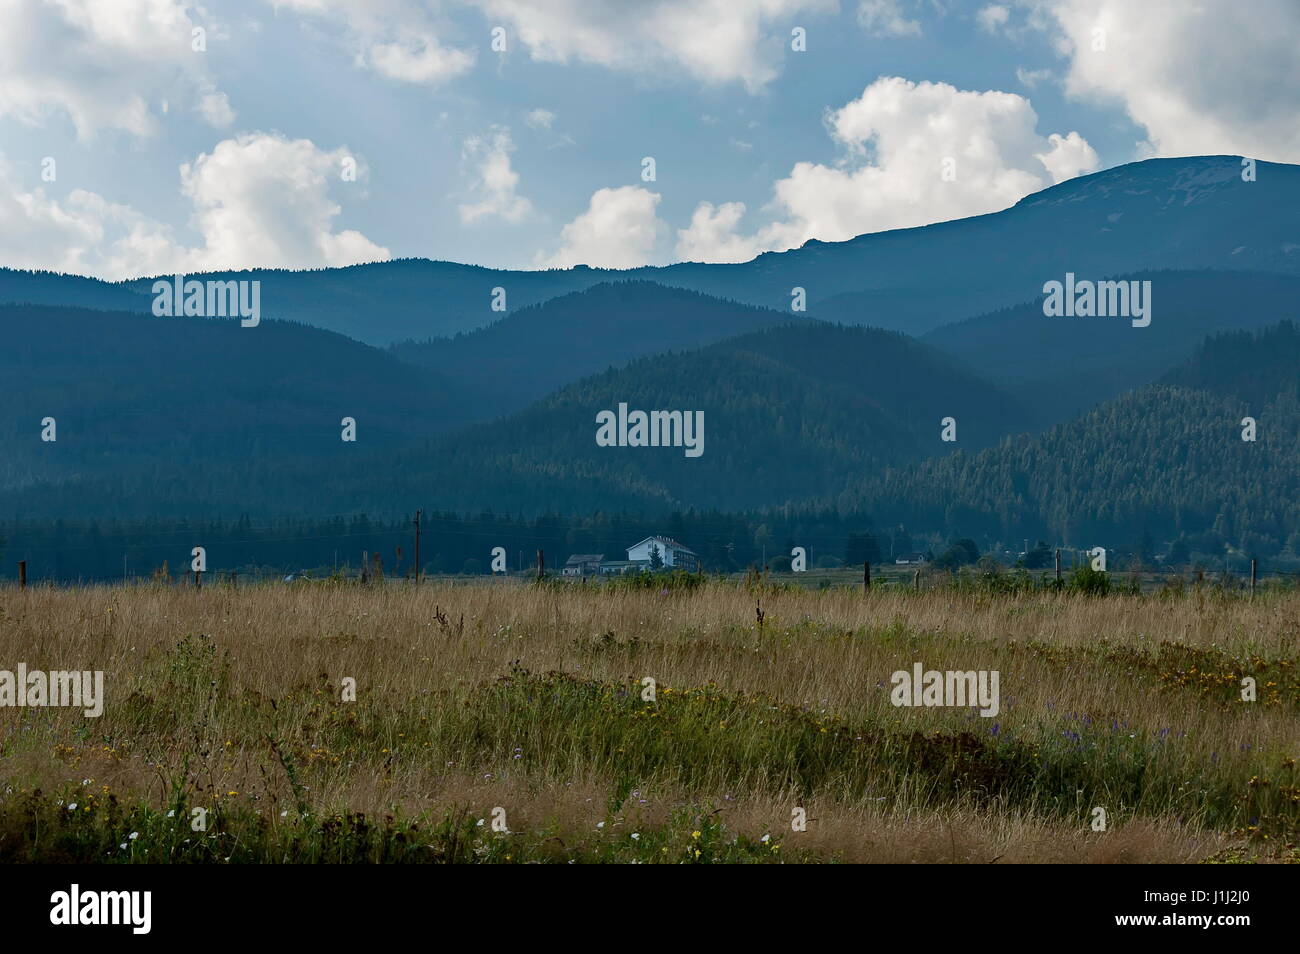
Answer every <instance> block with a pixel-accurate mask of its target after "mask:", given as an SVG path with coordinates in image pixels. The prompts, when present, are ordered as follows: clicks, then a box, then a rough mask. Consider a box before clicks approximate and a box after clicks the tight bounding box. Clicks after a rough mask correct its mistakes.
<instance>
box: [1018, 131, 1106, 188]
mask: <svg viewBox="0 0 1300 954" xmlns="http://www.w3.org/2000/svg"><path fill="white" fill-rule="evenodd" d="M1047 140H1048V142H1049V143H1050V146H1049V147H1048V149H1047V151H1046V152H1036V153H1034V158H1035V159H1037V160H1038V161H1039V162H1041V163H1042V164H1043V166H1044V167H1045V168H1046V169H1047V171H1048V172H1049V173H1051V175H1052V182H1053V183H1056V182H1064V181H1065V180H1066V179H1073V178H1074V177H1075V176H1077V175H1081V174H1082V173H1085V172H1091V171H1092V170H1094V169H1096V168H1097V164H1098V160H1097V152H1096V150H1095V149H1093V148H1092V146H1090V145H1088V141H1087V140H1086V139H1084V138H1083V137H1082V136H1080V135H1079V134H1078V133H1077V132H1072V133H1070V134H1069V135H1068V136H1062V135H1061V134H1060V133H1052V134H1051V135H1050V136H1048V137H1047Z"/></svg>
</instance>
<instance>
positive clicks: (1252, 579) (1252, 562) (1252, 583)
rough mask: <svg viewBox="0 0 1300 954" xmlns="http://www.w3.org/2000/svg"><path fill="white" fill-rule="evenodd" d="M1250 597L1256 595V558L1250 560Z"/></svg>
mask: <svg viewBox="0 0 1300 954" xmlns="http://www.w3.org/2000/svg"><path fill="white" fill-rule="evenodd" d="M1250 595H1251V596H1254V595H1255V558H1254V557H1251V558H1250Z"/></svg>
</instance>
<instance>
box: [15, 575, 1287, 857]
mask: <svg viewBox="0 0 1300 954" xmlns="http://www.w3.org/2000/svg"><path fill="white" fill-rule="evenodd" d="M680 582H681V581H678V583H679V584H680ZM1298 644H1300V592H1297V591H1296V590H1295V589H1294V588H1282V587H1271V588H1262V589H1261V591H1260V592H1259V593H1258V594H1256V595H1255V596H1254V597H1251V596H1249V595H1247V594H1244V593H1241V592H1238V591H1226V590H1222V589H1216V588H1213V587H1210V586H1196V587H1187V588H1184V589H1183V590H1182V591H1181V592H1171V591H1167V592H1163V593H1159V594H1152V593H1146V594H1141V595H1139V594H1136V593H1123V594H1114V593H1112V594H1105V595H1096V594H1088V593H1067V592H1052V591H1043V590H1034V591H1026V592H1009V593H1005V592H1004V593H996V592H988V591H983V590H981V589H979V588H970V587H968V588H957V587H952V586H943V585H935V586H930V587H924V588H922V589H921V590H920V591H915V592H914V591H911V590H909V589H907V588H905V587H881V588H880V589H878V590H875V591H873V592H872V593H870V594H868V595H864V594H863V593H862V591H861V588H860V587H858V588H856V589H854V588H848V587H835V588H830V589H824V590H816V589H803V588H798V589H796V588H792V587H782V586H773V585H770V584H761V583H754V582H750V583H745V582H740V583H737V582H731V581H726V582H723V581H711V582H704V583H702V584H700V585H690V586H685V585H680V586H679V585H668V584H665V585H664V586H663V587H662V588H659V587H655V588H634V587H604V588H602V587H594V586H572V585H567V586H566V585H555V584H551V585H533V586H529V585H519V584H515V583H513V582H511V583H506V582H504V581H497V582H495V583H489V582H484V583H481V584H470V585H465V584H458V585H450V584H442V583H437V582H430V583H424V584H422V585H420V586H419V587H415V586H412V585H410V584H409V583H408V584H402V583H391V582H390V583H389V584H387V585H380V586H374V585H372V586H368V587H362V586H359V585H356V584H354V583H307V584H291V585H281V584H276V585H255V586H241V587H231V586H228V585H217V584H209V585H207V586H205V587H204V588H202V589H200V590H196V589H195V588H193V587H177V586H171V585H159V584H153V585H138V586H119V587H85V588H71V589H60V588H46V587H30V588H27V589H25V590H19V589H18V588H16V587H5V588H0V668H3V669H6V670H15V669H16V667H17V665H18V663H20V662H22V663H25V664H26V666H27V667H28V669H29V670H30V669H41V670H47V671H48V670H72V669H75V670H103V671H104V673H105V677H104V684H105V696H106V700H105V703H104V711H103V714H102V715H101V716H100V717H98V718H87V717H86V716H84V715H83V714H82V712H81V711H80V710H73V709H71V708H53V707H47V708H32V707H26V708H16V707H10V708H0V786H2V788H0V860H2V861H8V862H12V861H76V862H162V861H175V862H217V863H221V862H250V861H252V862H279V861H288V862H317V861H326V862H333V861H339V862H347V861H385V862H387V861H394V862H397V861H401V862H478V861H482V862H509V863H515V862H530V861H560V862H564V861H614V862H646V863H654V862H665V863H683V862H689V863H702V862H728V861H743V862H750V861H752V862H780V861H784V862H801V861H838V862H937V863H950V862H959V863H990V862H997V863H1001V864H1005V863H1013V862H1207V861H1217V862H1252V861H1253V862H1277V861H1283V862H1285V861H1290V862H1295V861H1297V860H1300V852H1298V850H1297V842H1298V841H1300V788H1298V786H1300V778H1298V775H1297V769H1296V761H1295V760H1296V756H1297V754H1300V753H1298V752H1297V750H1298V749H1300V676H1298V674H1297V653H1298V650H1297V645H1298ZM917 662H920V663H922V664H923V666H924V668H925V669H927V670H930V669H933V670H963V671H964V670H989V671H997V672H998V673H999V674H1000V693H1001V698H1000V711H999V712H998V713H997V715H996V716H993V717H984V716H981V715H980V714H979V713H978V712H977V711H976V710H975V709H973V708H971V707H970V706H952V707H902V706H895V705H893V704H891V675H892V674H893V673H894V672H895V671H896V670H907V671H910V670H911V669H912V666H913V664H914V663H917ZM1246 676H1250V677H1252V678H1254V680H1255V681H1256V684H1257V699H1256V701H1253V702H1248V701H1243V699H1242V691H1241V682H1242V679H1243V677H1246ZM647 678H649V679H652V680H654V682H653V687H652V688H653V693H651V692H650V688H651V687H650V685H649V684H648V683H646V682H645V680H646V679H647ZM349 680H355V700H354V701H352V700H351V699H350V698H349V697H350V695H351V693H350V691H349V687H350V686H351V685H352V683H350V682H349ZM651 695H653V699H651V698H650V696H651ZM796 809H802V810H803V813H802V814H803V815H805V816H806V824H804V825H802V826H798V825H792V821H797V817H798V815H799V813H798V812H796ZM1096 809H1103V810H1104V817H1105V828H1104V830H1098V819H1099V818H1100V817H1101V816H1100V815H1099V814H1098V812H1097V811H1096ZM797 827H802V828H804V830H796V828H797Z"/></svg>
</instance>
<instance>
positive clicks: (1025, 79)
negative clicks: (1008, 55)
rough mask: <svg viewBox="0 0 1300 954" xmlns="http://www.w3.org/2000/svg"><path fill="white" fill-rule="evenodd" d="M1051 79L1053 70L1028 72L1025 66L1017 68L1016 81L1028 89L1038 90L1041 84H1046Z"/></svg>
mask: <svg viewBox="0 0 1300 954" xmlns="http://www.w3.org/2000/svg"><path fill="white" fill-rule="evenodd" d="M1051 78H1052V71H1051V70H1027V69H1025V68H1024V67H1023V66H1017V67H1016V80H1017V81H1018V82H1019V83H1020V85H1021V86H1023V87H1025V88H1026V89H1037V88H1038V84H1039V83H1044V82H1046V81H1047V80H1050V79H1051Z"/></svg>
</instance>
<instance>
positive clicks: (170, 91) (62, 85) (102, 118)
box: [0, 0, 233, 140]
mask: <svg viewBox="0 0 1300 954" xmlns="http://www.w3.org/2000/svg"><path fill="white" fill-rule="evenodd" d="M0 23H3V24H4V26H3V29H0V116H6V115H7V116H15V117H17V118H18V119H20V120H22V121H23V122H27V123H32V124H35V123H39V122H40V121H42V120H43V119H44V118H45V117H46V116H47V115H48V114H50V113H64V114H66V115H67V116H68V117H69V118H70V119H71V120H72V122H73V124H74V126H75V127H76V130H77V136H78V137H79V138H81V139H83V140H87V139H90V138H91V137H92V136H93V135H94V134H95V133H96V132H97V131H98V130H100V129H104V128H109V129H123V130H126V131H127V132H129V133H132V134H134V135H137V136H148V135H152V134H153V133H155V132H156V131H157V121H158V116H157V113H158V111H159V110H161V109H163V107H162V106H161V105H159V104H161V103H162V102H163V101H164V100H167V99H175V100H176V101H177V102H180V103H183V104H186V105H189V106H192V107H193V108H194V109H196V110H198V111H199V112H200V114H201V115H202V116H203V117H204V118H205V119H208V120H209V121H210V122H213V121H214V120H216V122H214V125H218V126H220V125H223V122H222V120H224V119H225V118H226V117H227V116H230V118H231V119H233V114H232V113H231V112H230V106H229V104H228V103H226V102H225V96H224V94H222V93H219V92H217V91H216V90H215V88H214V87H213V85H212V82H211V81H210V80H209V79H208V78H207V73H206V69H207V61H206V56H207V54H206V53H201V52H195V51H194V50H193V49H191V31H192V30H193V29H194V28H195V27H198V26H202V27H204V28H205V29H206V30H207V36H208V40H209V42H212V41H213V40H215V39H218V38H219V37H220V35H221V34H220V31H219V29H218V28H217V27H216V25H215V24H214V23H212V22H211V20H210V18H209V17H208V14H207V12H206V11H205V10H204V9H203V8H202V7H199V6H196V5H194V4H191V3H186V2H182V0H44V2H42V0H0ZM222 105H224V108H221V107H222Z"/></svg>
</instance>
